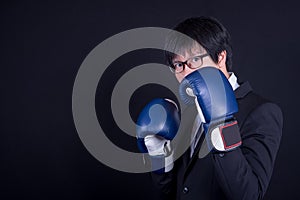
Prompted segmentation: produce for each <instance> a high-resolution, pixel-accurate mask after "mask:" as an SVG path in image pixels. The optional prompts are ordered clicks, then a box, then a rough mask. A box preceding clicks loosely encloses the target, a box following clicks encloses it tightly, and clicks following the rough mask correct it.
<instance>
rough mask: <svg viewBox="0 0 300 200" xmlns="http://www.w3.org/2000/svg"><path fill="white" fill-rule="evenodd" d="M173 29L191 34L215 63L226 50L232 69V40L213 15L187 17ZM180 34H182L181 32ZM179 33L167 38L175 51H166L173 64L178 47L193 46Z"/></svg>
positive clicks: (227, 59) (227, 62)
mask: <svg viewBox="0 0 300 200" xmlns="http://www.w3.org/2000/svg"><path fill="white" fill-rule="evenodd" d="M173 30H175V31H178V32H180V33H182V34H184V35H186V36H189V37H190V38H192V39H193V40H195V42H197V43H198V44H200V45H201V46H202V47H203V48H204V49H205V50H206V51H207V53H208V54H209V55H210V57H211V58H212V60H213V61H214V62H215V63H218V56H219V54H220V53H221V52H222V51H224V50H225V51H226V53H227V54H226V55H227V56H226V67H227V70H228V71H230V70H232V47H231V41H230V35H229V33H228V31H227V30H226V28H225V27H224V26H223V25H222V24H221V23H220V22H219V21H217V20H216V19H215V18H213V17H205V16H201V17H192V18H188V19H185V20H184V21H182V22H180V23H179V24H178V25H176V26H175V27H174V28H173ZM179 35H180V34H179ZM179 35H178V34H175V35H174V34H173V35H170V36H169V37H168V38H167V42H166V45H168V46H169V47H168V48H167V49H168V50H170V49H172V48H170V44H171V46H172V47H173V50H176V51H173V53H172V52H170V51H167V50H166V51H165V56H166V60H167V63H168V64H169V65H172V60H173V58H174V56H175V55H176V52H177V53H178V48H179V49H181V50H183V49H186V50H187V49H190V48H191V47H192V45H193V44H192V43H191V40H186V39H184V40H183V39H182V38H183V37H182V36H180V37H179Z"/></svg>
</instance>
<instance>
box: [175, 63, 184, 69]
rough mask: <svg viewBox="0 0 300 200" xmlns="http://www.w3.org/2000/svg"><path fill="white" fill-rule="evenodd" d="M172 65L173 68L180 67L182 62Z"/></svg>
mask: <svg viewBox="0 0 300 200" xmlns="http://www.w3.org/2000/svg"><path fill="white" fill-rule="evenodd" d="M173 66H174V67H175V68H181V67H183V64H182V63H174V64H173Z"/></svg>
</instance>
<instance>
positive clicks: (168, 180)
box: [151, 169, 176, 200]
mask: <svg viewBox="0 0 300 200" xmlns="http://www.w3.org/2000/svg"><path fill="white" fill-rule="evenodd" d="M151 176H152V180H153V184H154V185H155V188H156V190H155V192H156V199H160V200H171V199H175V196H176V191H175V189H176V183H175V177H174V169H172V170H171V171H170V172H167V173H163V174H156V173H153V172H152V173H151Z"/></svg>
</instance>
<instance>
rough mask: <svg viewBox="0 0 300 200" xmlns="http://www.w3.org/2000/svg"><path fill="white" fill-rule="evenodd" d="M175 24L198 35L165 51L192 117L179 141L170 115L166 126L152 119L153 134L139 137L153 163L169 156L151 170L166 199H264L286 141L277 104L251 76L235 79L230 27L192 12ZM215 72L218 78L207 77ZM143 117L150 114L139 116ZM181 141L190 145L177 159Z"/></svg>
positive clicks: (172, 41)
mask: <svg viewBox="0 0 300 200" xmlns="http://www.w3.org/2000/svg"><path fill="white" fill-rule="evenodd" d="M174 30H175V31H178V32H180V33H183V34H185V35H187V36H189V37H190V38H192V39H193V40H194V42H190V41H185V40H182V38H180V37H170V38H169V39H168V45H171V46H173V47H174V52H175V53H171V52H167V53H166V57H167V60H168V62H169V64H170V67H171V71H172V72H173V73H174V74H175V77H176V78H177V80H178V82H179V83H180V88H181V94H182V96H183V100H184V101H187V102H188V101H190V102H191V100H190V99H191V98H192V99H194V100H195V101H194V104H193V105H191V106H189V108H188V111H186V112H187V113H188V115H189V116H191V115H192V117H193V120H192V122H193V123H190V124H188V125H186V126H185V128H183V129H181V130H180V131H179V133H178V134H179V136H178V138H179V140H178V142H177V143H175V144H174V145H170V142H171V141H172V139H173V138H174V137H175V135H176V132H177V131H176V130H177V127H176V125H177V124H176V123H174V120H169V121H168V120H167V121H166V123H164V124H163V125H161V126H164V127H163V129H161V128H157V127H158V126H157V124H156V125H154V126H155V128H157V129H156V130H155V131H153V134H149V129H148V130H147V131H144V133H145V132H147V134H146V135H145V134H144V135H143V140H141V141H139V142H140V143H143V144H144V145H145V148H146V150H147V152H149V155H150V157H152V158H154V159H153V162H157V158H160V159H161V158H164V160H163V161H164V162H163V163H164V168H162V169H163V170H160V171H154V172H153V173H152V177H153V181H154V183H155V184H156V186H157V187H158V188H159V190H160V192H161V198H162V199H205V200H208V199H218V200H219V199H230V200H234V199H249V200H250V199H251V200H254V199H262V198H263V196H264V194H265V192H266V190H267V187H268V185H269V182H270V179H271V175H272V171H273V166H274V162H275V157H276V154H277V151H278V148H279V144H280V140H281V134H282V126H283V125H282V124H283V122H282V121H283V120H282V113H281V110H280V108H279V107H278V106H277V105H275V104H274V103H272V102H270V101H268V100H266V99H264V98H262V97H260V96H259V95H257V94H255V93H254V92H253V91H252V89H251V86H250V84H249V83H248V82H245V83H241V84H240V83H238V81H237V77H236V75H235V74H234V73H232V72H231V65H232V61H231V56H232V52H231V45H230V36H229V33H228V32H227V30H226V29H225V28H224V26H223V25H222V24H220V23H219V22H218V21H217V20H215V19H213V18H210V17H197V18H189V19H186V20H184V21H183V22H181V23H179V24H178V25H177V26H176V27H175V28H174ZM169 49H170V48H169ZM219 72H221V74H219ZM207 74H210V75H207ZM211 74H213V77H216V78H215V79H214V78H210V77H208V76H211ZM207 77H208V78H207ZM211 81H215V82H219V83H216V84H214V83H209V82H211ZM228 85H229V87H228ZM230 86H231V87H230ZM224 88H225V89H224ZM224 91H225V93H224ZM233 91H234V93H233ZM220 94H222V95H220ZM164 104H165V103H164V102H163V103H162V104H161V105H162V106H163V107H164V108H165V110H166V111H167V112H168V110H172V113H174V110H175V108H172V109H170V108H169V107H168V106H169V105H168V106H165V105H164ZM150 105H151V103H150ZM150 107H151V106H150ZM174 107H176V106H174ZM220 108H221V109H220ZM169 113H170V112H169ZM172 115H173V116H175V115H174V114H172ZM169 117H170V116H169ZM184 117H185V115H183V117H182V119H181V120H184ZM170 118H171V117H170ZM177 118H178V117H175V118H173V119H177ZM144 119H145V113H144V114H141V115H140V117H139V121H140V122H141V121H143V120H144ZM175 122H177V120H175ZM161 126H160V127H161ZM169 127H173V129H171V128H169ZM174 127H175V129H174ZM151 130H153V129H151ZM165 130H167V131H165ZM169 130H172V131H171V133H170V131H169ZM141 132H142V131H141ZM141 132H138V135H142V134H141ZM182 132H183V133H182ZM220 138H221V139H220ZM186 140H189V141H188V142H187V141H186ZM216 141H217V142H216ZM181 144H184V145H186V144H188V145H189V146H190V147H189V148H188V149H187V151H185V153H184V154H183V155H182V156H180V157H179V159H177V160H175V161H174V159H173V158H174V155H176V151H177V150H176V149H180V148H181ZM184 145H183V146H184ZM166 149H167V151H166ZM170 152H171V153H170ZM174 152H175V153H174ZM175 157H176V156H175ZM154 160H155V161H154ZM158 160H159V159H158Z"/></svg>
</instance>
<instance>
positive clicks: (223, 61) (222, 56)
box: [218, 50, 227, 68]
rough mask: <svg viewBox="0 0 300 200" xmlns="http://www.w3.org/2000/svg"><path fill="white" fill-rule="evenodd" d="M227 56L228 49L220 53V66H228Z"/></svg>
mask: <svg viewBox="0 0 300 200" xmlns="http://www.w3.org/2000/svg"><path fill="white" fill-rule="evenodd" d="M226 56H227V52H226V50H223V51H222V52H221V53H219V55H218V66H219V68H224V67H225V68H226Z"/></svg>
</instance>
